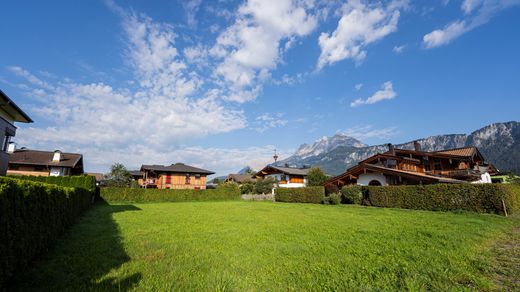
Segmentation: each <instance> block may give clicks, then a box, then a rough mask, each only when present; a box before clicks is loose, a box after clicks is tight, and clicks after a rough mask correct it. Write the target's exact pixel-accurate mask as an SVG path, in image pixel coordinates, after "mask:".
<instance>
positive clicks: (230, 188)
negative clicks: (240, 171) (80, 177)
mask: <svg viewBox="0 0 520 292" xmlns="http://www.w3.org/2000/svg"><path fill="white" fill-rule="evenodd" d="M101 198H103V199H104V200H105V201H107V202H132V203H143V202H185V201H226V200H240V189H239V188H238V186H237V185H236V184H221V185H219V186H218V187H217V188H216V189H211V190H183V189H142V188H139V189H131V188H108V187H106V188H101Z"/></svg>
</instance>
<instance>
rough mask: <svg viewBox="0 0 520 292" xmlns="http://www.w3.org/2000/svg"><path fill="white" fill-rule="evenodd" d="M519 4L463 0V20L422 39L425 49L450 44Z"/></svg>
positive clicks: (516, 0)
mask: <svg viewBox="0 0 520 292" xmlns="http://www.w3.org/2000/svg"><path fill="white" fill-rule="evenodd" d="M518 4H520V0H464V1H463V2H462V5H461V10H462V11H463V12H464V14H465V18H464V19H461V20H455V21H452V22H450V23H448V24H447V25H446V26H444V28H442V29H436V30H434V31H432V32H430V33H428V34H426V35H424V37H423V42H424V45H425V46H426V48H428V49H431V48H436V47H440V46H443V45H447V44H449V43H451V42H452V41H453V40H455V39H456V38H458V37H460V36H461V35H463V34H465V33H467V32H469V31H471V30H473V29H475V28H476V27H479V26H481V25H483V24H485V23H487V22H488V21H489V20H490V19H491V18H493V16H495V15H496V14H497V13H498V12H500V11H501V10H503V9H506V8H509V7H511V6H514V5H518Z"/></svg>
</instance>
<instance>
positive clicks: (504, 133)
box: [277, 121, 520, 175]
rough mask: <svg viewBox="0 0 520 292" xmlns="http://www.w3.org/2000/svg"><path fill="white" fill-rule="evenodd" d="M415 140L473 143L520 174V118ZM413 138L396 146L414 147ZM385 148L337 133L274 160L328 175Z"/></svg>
mask: <svg viewBox="0 0 520 292" xmlns="http://www.w3.org/2000/svg"><path fill="white" fill-rule="evenodd" d="M414 141H418V142H419V143H420V144H421V148H422V150H424V151H439V150H444V149H450V148H460V147H467V146H476V147H478V149H479V150H480V152H481V153H482V154H483V155H484V157H485V158H486V160H487V161H488V162H490V163H492V164H494V165H495V166H496V167H497V168H498V169H499V170H500V171H501V172H510V171H512V172H515V173H517V174H520V122H515V121H512V122H506V123H494V124H491V125H488V126H485V127H483V128H481V129H478V130H476V131H474V132H472V133H471V134H448V135H437V136H430V137H427V138H422V139H417V140H414ZM414 141H409V142H406V143H403V144H397V145H396V147H397V148H404V149H414V146H413V142H414ZM387 150H388V146H387V144H382V145H374V146H368V145H366V144H364V143H363V142H361V141H359V140H357V139H355V138H353V137H350V136H347V135H344V134H336V135H334V136H333V137H322V138H320V139H318V140H316V141H315V142H314V143H313V144H310V145H309V144H303V145H301V146H300V147H299V148H298V150H296V152H295V153H294V154H293V155H291V156H290V157H288V158H287V159H285V160H281V161H279V162H278V163H277V164H278V165H285V164H288V165H291V166H302V165H312V166H319V167H321V168H322V169H323V170H324V171H325V172H326V173H328V174H329V175H338V174H341V173H342V172H344V171H345V170H346V169H347V168H349V167H351V166H353V165H355V164H357V163H358V162H359V161H361V160H363V159H365V158H367V157H369V156H372V155H374V154H377V153H383V152H386V151H387Z"/></svg>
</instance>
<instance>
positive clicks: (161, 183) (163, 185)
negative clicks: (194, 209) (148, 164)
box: [138, 173, 206, 190]
mask: <svg viewBox="0 0 520 292" xmlns="http://www.w3.org/2000/svg"><path fill="white" fill-rule="evenodd" d="M147 177H148V181H152V182H153V185H154V186H155V187H156V188H158V189H201V190H203V189H206V176H205V175H200V178H196V175H195V174H191V175H190V179H189V183H187V181H186V174H164V173H163V174H159V177H158V178H156V177H151V176H147ZM143 182H144V179H139V180H138V183H139V185H141V186H142V185H143ZM148 187H150V185H148Z"/></svg>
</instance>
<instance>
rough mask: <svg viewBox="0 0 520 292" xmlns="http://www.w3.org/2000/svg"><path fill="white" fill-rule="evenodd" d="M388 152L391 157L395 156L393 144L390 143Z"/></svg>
mask: <svg viewBox="0 0 520 292" xmlns="http://www.w3.org/2000/svg"><path fill="white" fill-rule="evenodd" d="M388 152H390V155H395V146H394V144H392V143H388Z"/></svg>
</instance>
